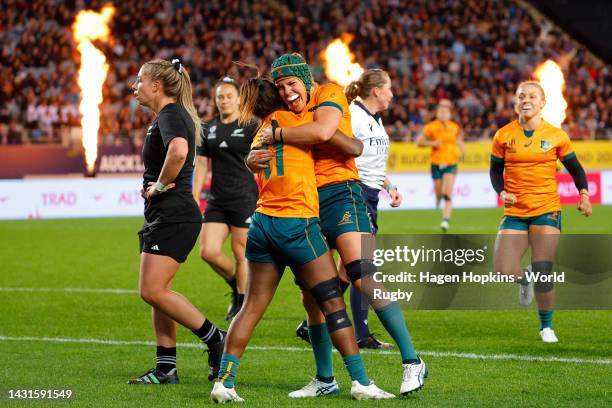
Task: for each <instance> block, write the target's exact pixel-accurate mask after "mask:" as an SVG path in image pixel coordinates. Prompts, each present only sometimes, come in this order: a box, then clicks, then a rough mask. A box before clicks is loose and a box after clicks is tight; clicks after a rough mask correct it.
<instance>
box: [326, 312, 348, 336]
mask: <svg viewBox="0 0 612 408" xmlns="http://www.w3.org/2000/svg"><path fill="white" fill-rule="evenodd" d="M325 323H327V331H328V332H329V333H333V332H335V331H336V330H340V329H344V328H345V327H351V325H352V324H351V320H350V319H349V317H348V314H346V309H342V310H338V311H337V312H334V313H330V314H328V315H325Z"/></svg>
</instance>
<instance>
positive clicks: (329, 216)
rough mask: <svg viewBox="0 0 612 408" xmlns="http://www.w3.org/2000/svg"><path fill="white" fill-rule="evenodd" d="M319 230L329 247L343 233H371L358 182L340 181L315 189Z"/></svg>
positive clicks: (332, 245)
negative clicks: (319, 223)
mask: <svg viewBox="0 0 612 408" xmlns="http://www.w3.org/2000/svg"><path fill="white" fill-rule="evenodd" d="M317 190H318V192H319V216H320V218H321V230H322V231H323V235H325V238H327V243H328V244H329V246H330V247H332V248H333V247H335V245H334V243H335V242H336V238H338V236H339V235H342V234H344V233H345V232H369V233H372V226H371V225H370V217H369V216H368V210H367V209H366V205H365V201H364V199H363V193H362V191H361V187H360V186H359V182H358V181H342V182H339V183H333V184H329V185H327V186H323V187H320V188H318V189H317Z"/></svg>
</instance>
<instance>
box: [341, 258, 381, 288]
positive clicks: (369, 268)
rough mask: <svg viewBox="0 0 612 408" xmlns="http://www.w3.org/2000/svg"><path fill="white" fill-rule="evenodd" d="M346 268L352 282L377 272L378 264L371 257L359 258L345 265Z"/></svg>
mask: <svg viewBox="0 0 612 408" xmlns="http://www.w3.org/2000/svg"><path fill="white" fill-rule="evenodd" d="M344 269H346V274H347V275H348V277H349V279H350V280H351V282H352V283H355V281H357V280H359V279H361V278H365V277H366V276H369V275H372V274H373V273H374V272H376V266H375V265H374V261H373V260H371V259H358V260H356V261H353V262H351V263H349V264H346V265H344Z"/></svg>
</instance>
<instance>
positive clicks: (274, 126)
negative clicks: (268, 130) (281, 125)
mask: <svg viewBox="0 0 612 408" xmlns="http://www.w3.org/2000/svg"><path fill="white" fill-rule="evenodd" d="M276 129H278V122H277V121H276V120H273V121H272V141H273V142H274V143H276Z"/></svg>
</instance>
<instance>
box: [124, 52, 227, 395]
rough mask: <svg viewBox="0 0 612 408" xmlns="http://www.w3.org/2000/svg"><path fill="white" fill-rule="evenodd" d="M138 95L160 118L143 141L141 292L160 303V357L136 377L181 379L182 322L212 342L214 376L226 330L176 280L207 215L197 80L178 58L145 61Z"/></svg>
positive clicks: (142, 380)
mask: <svg viewBox="0 0 612 408" xmlns="http://www.w3.org/2000/svg"><path fill="white" fill-rule="evenodd" d="M132 88H133V90H134V96H135V97H136V100H138V102H139V103H140V104H141V105H143V106H145V107H147V108H149V109H151V110H152V111H153V112H154V113H155V115H156V117H155V120H154V121H153V124H152V125H151V126H150V127H149V129H148V131H147V135H146V138H145V142H144V146H143V161H144V166H145V172H144V180H143V189H142V196H143V198H144V199H145V200H146V202H145V211H144V216H145V223H144V226H143V228H142V230H141V231H140V232H139V233H138V234H139V237H140V252H141V255H140V280H139V287H140V296H141V297H142V298H143V299H144V301H145V302H147V303H148V304H150V305H151V306H152V312H153V326H154V330H155V337H156V343H157V364H156V366H155V368H152V369H151V370H149V371H147V372H146V373H145V374H143V375H141V376H140V377H137V378H134V379H131V380H129V381H128V383H129V384H168V383H170V384H177V383H178V382H179V378H178V374H177V371H176V324H175V322H178V323H180V324H182V325H183V326H185V327H187V328H188V329H190V330H192V331H193V333H194V334H195V335H196V336H198V338H200V339H201V340H202V341H203V342H205V343H206V344H207V345H208V351H209V359H208V360H209V361H208V362H209V366H210V371H209V378H211V379H212V378H214V377H215V376H216V375H217V373H218V370H219V363H220V360H221V354H222V352H223V340H224V337H225V333H224V332H223V331H221V330H219V329H218V328H217V327H216V326H215V325H214V324H212V323H211V322H210V321H209V320H207V319H206V317H204V315H202V313H200V312H199V311H198V310H197V309H196V308H195V307H194V306H193V305H192V304H191V303H190V302H189V301H188V300H187V299H186V298H185V297H184V296H183V295H181V294H179V293H176V292H174V291H173V290H172V289H171V287H172V279H173V278H174V275H175V274H176V272H177V271H178V269H179V266H180V265H181V263H183V262H185V259H187V255H188V254H189V252H190V251H191V249H192V248H193V245H194V244H195V242H196V239H197V237H198V233H199V232H200V226H201V222H202V218H201V215H200V211H199V208H198V206H197V204H196V203H195V201H194V200H193V196H192V194H191V175H192V172H193V165H194V162H195V156H196V152H195V150H196V142H197V139H196V137H195V135H196V134H199V132H200V119H199V117H198V114H197V112H196V109H195V107H194V105H193V99H192V94H191V92H192V91H191V81H190V79H189V74H188V73H187V70H185V68H184V67H183V66H182V64H181V63H180V61H179V60H178V59H175V60H173V61H172V62H169V61H165V60H153V61H149V62H147V63H145V64H144V65H143V66H142V68H141V69H140V71H139V72H138V78H137V79H136V82H135V83H134V85H133V87H132Z"/></svg>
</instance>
